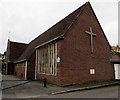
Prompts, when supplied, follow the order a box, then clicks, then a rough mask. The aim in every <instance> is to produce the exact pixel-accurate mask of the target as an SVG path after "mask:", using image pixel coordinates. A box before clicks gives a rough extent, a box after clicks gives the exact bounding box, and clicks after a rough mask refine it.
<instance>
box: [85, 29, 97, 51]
mask: <svg viewBox="0 0 120 100" xmlns="http://www.w3.org/2000/svg"><path fill="white" fill-rule="evenodd" d="M85 33H87V34H89V35H90V39H91V40H90V41H91V53H93V36H96V34H94V33H93V32H92V28H91V27H90V32H88V31H85Z"/></svg>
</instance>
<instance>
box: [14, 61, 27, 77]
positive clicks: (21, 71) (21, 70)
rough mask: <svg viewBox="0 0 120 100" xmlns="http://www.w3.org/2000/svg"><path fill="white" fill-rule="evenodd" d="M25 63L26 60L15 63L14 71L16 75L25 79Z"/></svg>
mask: <svg viewBox="0 0 120 100" xmlns="http://www.w3.org/2000/svg"><path fill="white" fill-rule="evenodd" d="M25 63H26V62H22V63H18V64H15V71H14V72H15V75H16V76H18V77H21V78H23V79H25Z"/></svg>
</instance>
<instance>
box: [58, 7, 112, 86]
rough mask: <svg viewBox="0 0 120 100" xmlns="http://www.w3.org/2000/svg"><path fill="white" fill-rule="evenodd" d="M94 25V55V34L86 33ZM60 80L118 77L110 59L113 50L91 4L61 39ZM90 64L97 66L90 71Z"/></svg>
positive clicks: (69, 81) (71, 81) (67, 82)
mask: <svg viewBox="0 0 120 100" xmlns="http://www.w3.org/2000/svg"><path fill="white" fill-rule="evenodd" d="M89 27H92V28H93V32H94V33H95V34H96V37H93V45H94V46H93V47H94V53H93V55H92V56H93V58H92V57H91V49H90V48H91V47H90V36H89V35H88V34H86V33H85V31H89ZM61 43H62V45H61V53H62V54H61V63H60V64H61V66H60V68H61V69H60V81H61V83H62V84H70V83H79V82H85V81H91V80H112V79H114V67H113V64H111V63H110V61H109V59H110V58H111V51H110V47H109V44H108V43H107V40H106V39H105V36H104V34H103V32H102V30H101V28H100V26H99V24H98V22H97V21H96V18H95V16H94V14H93V13H92V10H91V8H90V6H89V5H88V6H87V7H86V9H85V10H84V11H83V13H82V14H81V15H80V17H79V18H78V19H77V20H76V22H75V23H74V24H73V25H72V26H71V29H70V30H69V31H68V32H67V34H66V35H65V39H64V40H63V41H61ZM90 68H94V69H95V70H96V74H95V75H90V74H89V70H90Z"/></svg>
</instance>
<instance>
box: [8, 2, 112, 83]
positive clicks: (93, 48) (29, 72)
mask: <svg viewBox="0 0 120 100" xmlns="http://www.w3.org/2000/svg"><path fill="white" fill-rule="evenodd" d="M8 46H9V45H8ZM22 48H23V49H22ZM21 49H22V51H21V54H20V55H17V56H19V57H17V58H16V59H15V60H13V63H14V74H15V75H17V76H19V77H22V78H24V79H35V80H37V79H43V78H47V81H48V82H50V83H53V84H57V85H67V84H75V83H82V82H88V81H103V80H114V66H113V63H111V62H110V58H111V56H112V53H111V47H110V45H109V43H108V40H107V38H106V36H105V34H104V32H103V29H102V28H101V25H100V23H99V21H98V19H97V17H96V15H95V13H94V11H93V9H92V7H91V4H90V3H89V2H86V3H85V4H84V5H82V6H81V7H80V8H78V9H77V10H75V11H74V12H72V13H71V14H69V15H68V16H67V17H65V18H64V19H62V20H61V21H59V22H58V23H56V24H55V25H54V26H52V27H51V28H50V29H48V30H47V31H45V32H44V33H42V34H41V35H40V36H38V37H37V38H35V39H34V40H33V41H31V42H30V43H29V44H28V45H24V46H22V47H21ZM7 52H8V51H7ZM17 52H19V51H17ZM13 55H14V54H13ZM12 67H13V66H11V68H12Z"/></svg>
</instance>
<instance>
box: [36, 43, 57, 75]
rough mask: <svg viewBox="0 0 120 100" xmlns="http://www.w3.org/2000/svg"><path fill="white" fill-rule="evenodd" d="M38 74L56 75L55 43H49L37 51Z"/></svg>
mask: <svg viewBox="0 0 120 100" xmlns="http://www.w3.org/2000/svg"><path fill="white" fill-rule="evenodd" d="M38 53H39V54H38V59H37V60H38V73H41V74H50V75H55V74H56V65H57V64H56V58H57V43H56V42H54V43H51V44H48V45H46V46H43V47H41V48H39V49H38Z"/></svg>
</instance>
